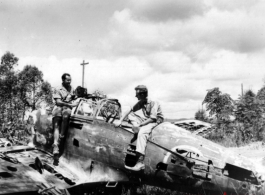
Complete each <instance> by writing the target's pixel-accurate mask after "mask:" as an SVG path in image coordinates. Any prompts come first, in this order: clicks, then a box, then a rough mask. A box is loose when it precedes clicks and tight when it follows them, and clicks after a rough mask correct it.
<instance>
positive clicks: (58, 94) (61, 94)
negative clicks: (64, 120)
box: [52, 85, 74, 117]
mask: <svg viewBox="0 0 265 195" xmlns="http://www.w3.org/2000/svg"><path fill="white" fill-rule="evenodd" d="M73 96H74V90H73V87H71V89H70V91H67V89H66V88H65V87H64V86H63V85H61V86H60V87H58V88H56V89H55V90H54V93H53V99H54V100H55V101H56V99H60V100H61V101H62V102H67V103H70V102H71V101H72V100H73ZM71 110H72V109H71V108H70V107H68V106H58V105H55V107H54V108H53V111H52V116H53V117H56V116H57V117H62V116H63V115H64V114H66V115H70V114H71Z"/></svg>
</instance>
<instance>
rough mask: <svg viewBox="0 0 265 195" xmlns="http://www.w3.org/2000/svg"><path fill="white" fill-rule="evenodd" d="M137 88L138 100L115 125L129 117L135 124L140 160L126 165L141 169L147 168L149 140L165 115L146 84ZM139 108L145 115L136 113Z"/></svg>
mask: <svg viewBox="0 0 265 195" xmlns="http://www.w3.org/2000/svg"><path fill="white" fill-rule="evenodd" d="M135 90H136V97H137V99H138V102H137V103H136V104H135V105H134V106H133V108H132V109H131V110H130V111H129V112H127V113H126V114H125V115H124V116H123V117H122V118H121V119H120V121H117V122H116V125H115V126H116V127H118V126H120V125H121V123H122V121H123V120H124V119H125V118H126V117H128V119H129V120H130V122H131V123H132V125H133V127H132V130H133V131H134V133H138V136H137V142H136V155H137V157H138V161H137V163H136V165H135V166H134V167H128V166H125V168H127V169H130V170H133V171H139V170H141V169H144V168H145V165H144V163H143V161H144V156H145V148H146V144H147V140H148V138H149V136H150V134H151V132H152V130H153V129H154V127H155V126H157V125H158V124H160V123H162V122H163V120H164V116H163V114H162V110H161V107H160V104H159V103H158V102H156V101H152V100H150V99H148V98H147V96H148V90H147V88H146V86H144V85H139V86H137V87H136V88H135ZM138 110H142V111H143V115H144V117H141V116H138V115H137V114H135V112H136V111H138ZM138 131H139V132H138Z"/></svg>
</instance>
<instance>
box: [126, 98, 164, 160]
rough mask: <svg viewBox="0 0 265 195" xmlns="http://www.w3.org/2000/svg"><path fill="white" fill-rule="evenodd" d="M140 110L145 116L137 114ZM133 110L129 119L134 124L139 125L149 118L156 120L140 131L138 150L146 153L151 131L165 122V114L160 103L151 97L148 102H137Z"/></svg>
mask: <svg viewBox="0 0 265 195" xmlns="http://www.w3.org/2000/svg"><path fill="white" fill-rule="evenodd" d="M139 110H142V112H143V115H144V116H142V117H141V116H139V115H137V114H135V112H137V111H139ZM132 111H133V112H131V113H130V114H129V115H128V119H129V120H130V122H131V123H132V124H133V125H134V126H139V125H140V124H141V123H142V122H144V121H145V120H147V119H149V118H151V119H153V120H154V122H152V123H149V124H147V125H144V126H141V127H140V129H139V132H138V138H137V143H136V151H137V152H139V153H141V154H143V155H145V148H146V144H147V140H148V138H149V136H150V133H151V132H152V130H153V129H154V127H155V126H157V125H158V124H160V123H162V122H163V120H164V116H163V113H162V110H161V106H160V104H159V103H158V102H156V101H152V100H149V99H147V102H145V103H143V102H141V101H139V102H137V103H136V104H135V105H134V106H133V108H132Z"/></svg>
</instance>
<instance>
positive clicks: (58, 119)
mask: <svg viewBox="0 0 265 195" xmlns="http://www.w3.org/2000/svg"><path fill="white" fill-rule="evenodd" d="M52 122H53V130H54V141H53V155H57V154H59V147H58V145H59V133H60V124H61V122H62V119H61V117H59V116H56V117H54V118H53V120H52Z"/></svg>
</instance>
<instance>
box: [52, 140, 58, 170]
mask: <svg viewBox="0 0 265 195" xmlns="http://www.w3.org/2000/svg"><path fill="white" fill-rule="evenodd" d="M59 153H60V151H59V147H58V144H57V143H56V144H53V151H52V154H53V165H55V166H58V165H59Z"/></svg>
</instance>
